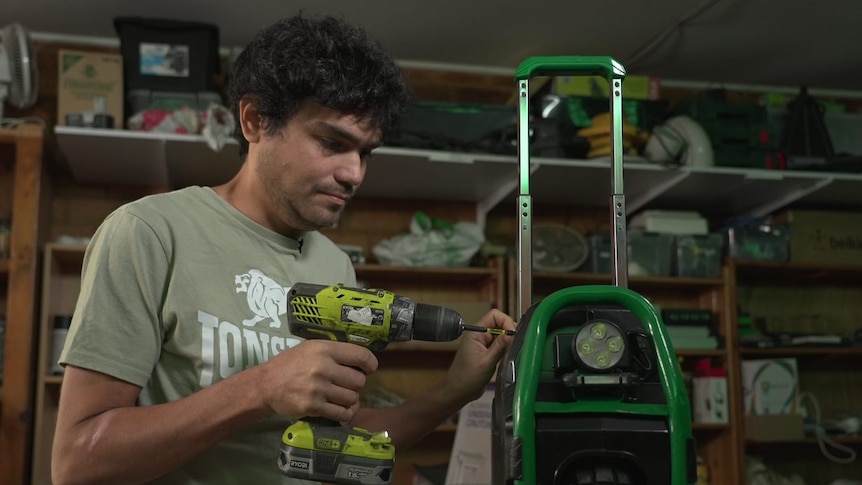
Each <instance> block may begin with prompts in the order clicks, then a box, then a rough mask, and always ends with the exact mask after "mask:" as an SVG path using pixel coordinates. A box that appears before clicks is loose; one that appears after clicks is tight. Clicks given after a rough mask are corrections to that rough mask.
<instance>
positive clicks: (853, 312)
mask: <svg viewBox="0 0 862 485" xmlns="http://www.w3.org/2000/svg"><path fill="white" fill-rule="evenodd" d="M726 266H727V268H728V274H729V278H730V281H729V283H731V284H732V285H733V290H734V293H735V298H734V299H735V300H736V302H737V304H738V308H739V313H740V314H744V315H747V316H748V318H747V319H746V323H745V325H746V329H747V330H748V332H752V331H754V332H760V333H764V334H765V335H773V336H778V337H777V339H776V340H773V339H763V340H762V341H759V342H758V343H757V345H759V346H766V348H758V347H756V346H753V345H755V344H754V343H753V342H752V341H751V340H746V341H745V345H746V346H741V347H740V348H739V350H738V352H737V354H738V360H737V362H738V366H739V367H740V369H741V370H740V372H741V375H740V378H741V379H743V380H746V377H745V370H744V368H745V366H746V365H748V366H751V367H750V368H762V367H758V366H762V365H763V363H764V362H776V363H777V362H785V363H788V364H790V363H792V367H789V368H792V369H795V370H794V371H793V372H792V374H793V375H794V379H795V381H796V382H797V385H798V388H796V389H795V390H794V392H795V395H796V396H797V397H796V399H795V400H794V405H795V409H790V410H787V411H784V412H786V413H788V414H785V415H782V416H779V418H780V419H784V418H786V419H787V420H788V421H787V422H786V423H785V424H782V425H779V428H775V427H774V426H773V427H772V429H769V428H766V427H757V428H755V427H754V426H751V428H750V429H753V430H755V431H748V432H747V429H749V428H748V427H747V426H746V424H745V421H747V420H751V421H752V422H754V421H758V420H759V414H760V413H761V411H758V410H757V409H754V407H755V401H754V400H751V401H748V402H746V400H743V401H741V402H739V403H737V406H738V408H739V410H740V411H742V412H743V413H745V414H746V418H745V419H744V420H740V421H736V422H735V423H734V425H735V426H736V427H737V428H738V434H739V436H740V448H741V453H742V454H743V455H750V456H754V457H757V458H759V459H761V460H763V461H764V463H765V464H766V465H767V466H769V467H770V468H771V469H774V470H776V471H777V472H778V473H780V474H782V475H784V476H791V475H799V476H800V477H801V478H802V479H803V480H805V482H806V483H830V482H832V481H834V480H838V479H839V478H843V479H850V480H860V479H862V468H860V467H859V466H858V463H856V462H858V459H857V460H855V461H850V460H848V459H849V458H850V454H851V453H857V454H858V453H859V452H860V451H862V449H860V444H862V440H860V439H859V437H858V435H857V436H844V435H840V434H834V432H833V433H830V434H829V435H828V439H829V440H831V441H833V442H835V443H837V444H838V445H840V446H844V447H849V448H846V449H838V448H835V447H833V446H831V445H826V449H827V450H828V451H829V453H828V454H827V453H826V452H825V451H824V448H823V445H821V444H820V442H819V440H818V438H817V437H816V436H814V435H813V434H812V433H811V428H810V426H808V425H803V424H802V423H801V421H802V418H801V417H799V415H798V414H796V413H799V412H801V408H803V407H804V408H805V410H806V412H807V415H808V418H809V419H810V420H812V421H811V423H815V425H816V424H819V423H823V422H825V421H826V420H829V419H835V418H837V417H840V416H857V417H862V372H860V371H859V367H858V365H857V363H858V360H859V357H860V356H862V346H860V342H859V340H858V338H857V339H855V340H854V339H853V338H845V337H847V336H848V335H853V334H854V332H858V331H862V328H860V326H859V323H858V315H859V313H860V312H862V266H858V265H852V264H825V263H799V262H786V263H785V262H757V261H740V260H733V259H731V260H729V261H728V263H727V265H726ZM732 318H733V325H734V326H738V325H740V324H741V323H742V322H741V320H740V319H739V315H738V314H736V313H735V314H733V316H732ZM749 322H750V323H749ZM748 326H751V327H752V328H750V329H749V328H748ZM739 331H740V335H741V332H742V327H739ZM830 336H831V337H832V338H836V339H837V338H839V337H840V338H841V339H842V341H841V342H840V343H838V342H836V344H833V345H818V344H807V343H805V342H807V340H806V339H808V338H809V337H816V338H821V337H830ZM796 338H802V340H801V341H797V340H795V339H796ZM741 342H742V341H741ZM794 342H795V343H794ZM752 372H753V371H752ZM788 375H789V374H788ZM752 385H753V384H752ZM775 386H779V387H775V389H780V383H779V382H777V381H776V383H775ZM757 402H761V401H760V400H758V401H757ZM749 413H750V414H756V415H755V416H750V415H749ZM793 415H796V416H797V417H796V418H793ZM812 445H813V446H814V447H815V449H819V450H820V451H819V452H817V451H812ZM851 450H855V451H851ZM841 461H843V463H842V462H841Z"/></svg>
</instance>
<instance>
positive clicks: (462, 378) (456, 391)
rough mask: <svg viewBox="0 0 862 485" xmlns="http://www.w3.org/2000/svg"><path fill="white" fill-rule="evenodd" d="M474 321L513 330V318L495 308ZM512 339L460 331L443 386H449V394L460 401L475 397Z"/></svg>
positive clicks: (486, 383)
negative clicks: (460, 399)
mask: <svg viewBox="0 0 862 485" xmlns="http://www.w3.org/2000/svg"><path fill="white" fill-rule="evenodd" d="M476 324H477V325H480V326H482V327H489V328H500V329H504V330H515V329H516V324H515V321H514V320H512V318H511V317H510V316H508V315H506V314H505V313H503V312H501V311H499V310H491V311H489V312H488V313H486V314H485V316H483V317H482V319H481V320H479V321H478V322H477V323H476ZM513 339H514V337H512V336H494V335H491V334H488V333H481V332H464V335H462V336H461V344H460V346H459V347H458V352H457V353H456V354H455V358H454V359H453V361H452V365H451V366H450V367H449V372H448V373H447V374H446V379H445V381H444V385H445V386H447V388H449V389H450V391H451V392H452V393H453V396H458V397H461V398H462V399H463V402H464V403H467V402H470V401H474V400H476V399H478V398H479V397H481V396H482V393H483V392H484V391H485V387H486V386H487V385H488V383H489V382H490V381H491V377H492V376H493V375H494V372H495V370H496V369H497V364H498V363H499V362H500V359H501V358H502V357H503V353H504V352H505V351H506V349H507V348H508V346H509V345H510V344H511V343H512V340H513Z"/></svg>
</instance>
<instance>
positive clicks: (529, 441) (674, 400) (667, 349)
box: [512, 285, 691, 485]
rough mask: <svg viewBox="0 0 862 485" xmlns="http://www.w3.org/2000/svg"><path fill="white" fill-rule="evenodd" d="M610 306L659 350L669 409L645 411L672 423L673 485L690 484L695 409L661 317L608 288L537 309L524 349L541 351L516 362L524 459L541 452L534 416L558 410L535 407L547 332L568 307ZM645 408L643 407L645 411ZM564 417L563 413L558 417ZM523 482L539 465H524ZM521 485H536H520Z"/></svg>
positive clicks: (587, 288) (634, 296)
mask: <svg viewBox="0 0 862 485" xmlns="http://www.w3.org/2000/svg"><path fill="white" fill-rule="evenodd" d="M585 304H600V305H604V304H611V305H619V306H621V307H623V308H626V309H628V310H630V311H631V312H632V313H634V314H635V315H636V316H637V317H638V318H639V319H640V321H641V322H643V324H644V325H645V326H646V330H647V332H648V333H649V334H650V335H651V336H652V338H653V342H654V344H655V351H656V357H657V365H658V367H659V376H660V380H661V385H662V388H663V390H664V392H665V396H666V400H667V405H666V406H660V407H659V406H650V407H644V408H643V409H644V410H645V411H649V414H665V415H667V418H668V428H669V431H670V436H671V443H670V447H671V456H672V457H674V459H673V460H672V463H671V472H672V477H674V479H673V481H672V485H682V484H684V483H685V479H686V460H685V457H686V440H687V438H688V437H690V436H691V409H690V407H689V399H688V394H687V393H686V390H685V384H684V382H685V381H684V379H683V376H682V370H681V369H680V367H679V363H678V362H677V360H676V354H675V352H674V350H673V346H672V344H671V341H670V337H669V336H668V334H667V330H665V327H664V324H663V323H662V321H661V317H660V316H659V314H658V312H657V311H656V309H655V307H653V306H652V304H651V303H650V302H649V301H648V300H647V299H646V298H644V297H643V296H641V295H640V294H638V293H635V292H634V291H632V290H629V289H627V288H620V287H616V286H604V285H584V286H576V287H569V288H563V289H561V290H558V291H556V292H554V293H552V294H551V295H549V296H548V297H546V298H545V299H544V300H542V302H541V303H539V304H538V306H537V307H536V308H535V310H534V312H533V315H532V317H531V319H530V321H529V322H528V323H525V322H522V323H521V325H524V328H523V329H522V330H519V331H522V332H526V333H525V335H524V342H523V346H522V348H524V349H539V350H537V351H534V352H529V353H525V354H524V355H521V356H519V359H518V360H517V362H516V375H517V376H518V385H517V386H516V389H515V395H514V402H513V406H512V407H513V416H512V417H513V423H512V424H513V435H514V436H520V437H521V439H522V450H524V453H534V452H535V450H536V442H535V431H536V429H535V426H536V422H535V420H534V416H535V413H536V408H537V407H542V408H543V409H544V411H545V412H548V411H553V410H554V408H553V406H548V405H547V403H536V402H535V396H536V392H537V390H538V386H539V375H540V374H541V369H542V362H543V359H544V351H543V350H541V349H546V346H545V345H544V344H543V343H544V342H545V340H546V339H547V330H548V328H547V326H548V323H549V322H550V321H551V318H552V317H553V316H554V315H555V314H556V313H557V312H558V311H560V310H562V309H563V308H565V307H567V306H569V305H585ZM640 406H643V405H640ZM562 411H564V410H563V409H561V410H559V412H562ZM523 467H524V469H523V476H525V477H535V476H536V470H535V461H534V460H532V459H525V460H523ZM516 485H531V484H527V483H526V482H521V481H516Z"/></svg>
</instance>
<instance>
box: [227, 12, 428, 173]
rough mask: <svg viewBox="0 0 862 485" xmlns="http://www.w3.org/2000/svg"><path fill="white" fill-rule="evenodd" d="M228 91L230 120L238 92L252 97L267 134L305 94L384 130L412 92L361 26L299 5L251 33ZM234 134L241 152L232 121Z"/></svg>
mask: <svg viewBox="0 0 862 485" xmlns="http://www.w3.org/2000/svg"><path fill="white" fill-rule="evenodd" d="M227 95H228V96H227V97H228V102H229V103H230V107H231V110H232V111H233V113H234V116H235V117H236V120H237V122H239V102H240V100H241V99H242V98H243V97H245V96H251V97H253V98H254V99H255V100H256V102H257V105H258V109H259V110H260V114H261V117H262V119H263V121H264V123H265V125H264V126H265V129H266V131H267V133H268V134H270V135H272V134H275V133H277V132H278V131H279V130H281V129H282V128H284V126H285V125H286V124H287V123H288V122H289V121H290V120H291V119H292V118H293V117H294V116H295V115H296V113H297V112H298V111H299V109H300V108H301V107H302V106H303V103H305V102H307V101H309V100H313V101H315V102H317V103H318V104H320V105H322V106H325V107H327V108H330V109H334V110H337V111H340V112H343V113H349V114H352V115H356V116H358V117H359V118H361V119H364V120H368V121H371V122H372V123H373V124H374V125H376V127H377V128H379V129H380V130H381V131H382V132H383V133H384V134H385V133H386V132H388V131H389V130H391V129H392V128H394V127H395V125H396V123H397V121H398V118H399V116H400V115H401V113H402V112H403V111H404V109H405V108H406V106H407V105H408V104H409V103H410V101H411V99H412V95H411V93H410V89H409V87H408V85H407V82H406V81H405V79H404V77H403V75H402V72H401V69H400V68H399V67H398V65H397V64H396V63H395V61H394V60H393V59H392V57H390V55H389V54H388V53H387V52H386V51H385V50H384V49H383V47H382V46H381V45H380V43H379V42H377V41H376V40H375V39H372V38H371V37H370V36H369V35H368V34H367V33H366V32H365V30H364V29H362V28H361V27H358V26H355V25H351V24H348V23H347V22H345V21H344V20H341V19H338V18H335V17H332V16H313V15H312V16H309V15H304V14H302V13H300V14H298V15H296V16H293V17H288V18H285V19H282V20H280V21H278V22H276V23H275V24H273V25H271V26H269V27H267V28H265V29H264V30H262V31H260V32H259V33H258V34H257V35H256V36H255V37H254V39H252V41H251V42H250V43H249V44H248V46H246V48H245V49H244V50H243V51H242V52H241V53H240V54H239V56H238V57H237V58H236V61H235V62H234V64H233V67H232V69H231V77H230V80H229V83H228V89H227ZM235 136H236V138H237V141H239V144H240V154H241V156H242V157H245V154H246V153H248V142H247V141H246V140H245V138H244V137H243V136H242V130H241V129H240V128H239V126H237V129H236V132H235Z"/></svg>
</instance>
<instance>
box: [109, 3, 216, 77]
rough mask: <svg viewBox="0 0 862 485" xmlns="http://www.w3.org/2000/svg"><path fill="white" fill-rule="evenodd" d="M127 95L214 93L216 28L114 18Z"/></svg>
mask: <svg viewBox="0 0 862 485" xmlns="http://www.w3.org/2000/svg"><path fill="white" fill-rule="evenodd" d="M114 27H115V29H116V31H117V34H118V35H119V37H120V51H121V52H122V55H123V78H124V85H125V91H126V93H128V92H130V91H131V90H134V89H147V90H153V91H168V92H201V91H213V90H215V87H216V86H215V81H216V80H215V76H216V74H217V73H218V72H219V66H220V61H219V54H218V48H219V31H218V27H216V26H215V25H211V24H204V23H199V22H183V21H176V20H162V19H146V18H140V17H117V18H115V19H114Z"/></svg>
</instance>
